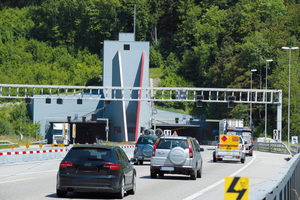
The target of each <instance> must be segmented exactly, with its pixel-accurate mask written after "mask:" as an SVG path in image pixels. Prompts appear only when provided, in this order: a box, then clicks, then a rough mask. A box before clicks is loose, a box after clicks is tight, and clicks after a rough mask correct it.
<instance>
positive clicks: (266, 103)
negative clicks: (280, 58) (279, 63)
mask: <svg viewBox="0 0 300 200" xmlns="http://www.w3.org/2000/svg"><path fill="white" fill-rule="evenodd" d="M272 61H273V60H272V59H271V60H266V90H267V89H268V62H272ZM267 99H268V97H267V91H266V95H265V102H266V103H265V142H267V101H268V100H267Z"/></svg>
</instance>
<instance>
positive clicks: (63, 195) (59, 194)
mask: <svg viewBox="0 0 300 200" xmlns="http://www.w3.org/2000/svg"><path fill="white" fill-rule="evenodd" d="M56 196H57V197H66V196H67V191H61V190H59V189H56Z"/></svg>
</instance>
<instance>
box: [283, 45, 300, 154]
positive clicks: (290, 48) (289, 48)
mask: <svg viewBox="0 0 300 200" xmlns="http://www.w3.org/2000/svg"><path fill="white" fill-rule="evenodd" d="M282 49H288V50H290V51H289V102H288V148H290V99H291V94H290V93H291V52H292V49H299V47H282Z"/></svg>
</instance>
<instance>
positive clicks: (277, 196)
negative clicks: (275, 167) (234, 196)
mask: <svg viewBox="0 0 300 200" xmlns="http://www.w3.org/2000/svg"><path fill="white" fill-rule="evenodd" d="M299 177H300V154H296V155H295V156H294V157H293V158H292V159H291V160H290V161H289V162H288V163H287V164H285V166H284V167H283V168H282V169H281V170H280V171H279V172H278V173H277V174H276V175H275V176H274V177H273V178H272V179H270V180H269V181H268V182H267V183H266V184H265V185H263V186H262V187H261V188H260V189H258V190H256V191H254V192H252V193H251V194H250V196H249V197H250V198H249V199H250V200H259V199H261V200H299V195H300V181H299Z"/></svg>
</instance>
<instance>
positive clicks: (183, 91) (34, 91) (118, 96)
mask: <svg viewBox="0 0 300 200" xmlns="http://www.w3.org/2000/svg"><path fill="white" fill-rule="evenodd" d="M139 92H141V93H142V98H141V99H139V95H138V94H139ZM281 93H282V90H268V89H265V90H264V89H232V88H179V87H103V86H55V85H18V84H0V98H17V99H22V98H23V99H25V98H33V99H46V98H52V99H58V98H61V99H84V100H107V101H185V102H195V101H197V99H196V95H203V96H204V99H203V100H202V101H203V102H214V103H227V102H229V100H228V96H235V97H236V100H235V101H233V102H234V103H255V104H281V101H280V98H279V96H280V94H281ZM251 95H252V97H253V98H250V96H251Z"/></svg>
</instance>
